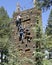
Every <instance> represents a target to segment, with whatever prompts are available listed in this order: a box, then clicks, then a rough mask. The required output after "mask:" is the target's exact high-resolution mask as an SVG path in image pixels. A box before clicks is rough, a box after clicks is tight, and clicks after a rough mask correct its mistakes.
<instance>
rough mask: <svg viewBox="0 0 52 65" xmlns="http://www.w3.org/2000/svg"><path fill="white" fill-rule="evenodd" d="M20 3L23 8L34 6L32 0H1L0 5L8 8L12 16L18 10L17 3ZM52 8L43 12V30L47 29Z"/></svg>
mask: <svg viewBox="0 0 52 65" xmlns="http://www.w3.org/2000/svg"><path fill="white" fill-rule="evenodd" d="M17 2H18V3H20V7H21V10H26V9H30V8H32V7H33V2H32V0H0V7H1V6H3V7H4V8H5V10H7V12H8V15H9V16H10V17H12V14H13V12H14V11H15V10H16V4H17ZM49 14H50V10H47V11H46V12H43V13H42V24H43V30H45V28H46V25H47V21H48V17H49Z"/></svg>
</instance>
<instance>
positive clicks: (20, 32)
mask: <svg viewBox="0 0 52 65" xmlns="http://www.w3.org/2000/svg"><path fill="white" fill-rule="evenodd" d="M19 35H20V36H19V41H22V43H24V41H23V39H24V29H23V28H22V27H21V28H20V29H19Z"/></svg>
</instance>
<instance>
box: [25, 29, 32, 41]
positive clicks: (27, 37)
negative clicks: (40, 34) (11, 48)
mask: <svg viewBox="0 0 52 65" xmlns="http://www.w3.org/2000/svg"><path fill="white" fill-rule="evenodd" d="M30 35H31V34H30V30H29V29H28V28H27V29H26V32H25V39H27V42H30V41H31V36H30Z"/></svg>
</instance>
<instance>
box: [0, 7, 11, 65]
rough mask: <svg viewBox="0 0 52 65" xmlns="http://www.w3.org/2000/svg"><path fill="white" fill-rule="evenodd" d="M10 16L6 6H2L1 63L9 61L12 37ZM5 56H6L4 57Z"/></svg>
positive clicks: (0, 32) (0, 31) (0, 23)
mask: <svg viewBox="0 0 52 65" xmlns="http://www.w3.org/2000/svg"><path fill="white" fill-rule="evenodd" d="M9 21H10V18H9V16H8V14H7V11H6V10H5V9H4V7H0V54H1V59H0V60H1V62H0V63H1V65H3V62H8V61H7V55H8V47H9V46H8V45H9V37H10V26H9ZM3 57H4V58H3Z"/></svg>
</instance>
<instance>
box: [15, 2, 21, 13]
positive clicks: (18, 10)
mask: <svg viewBox="0 0 52 65" xmlns="http://www.w3.org/2000/svg"><path fill="white" fill-rule="evenodd" d="M16 12H17V13H20V4H19V3H18V2H17V4H16Z"/></svg>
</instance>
